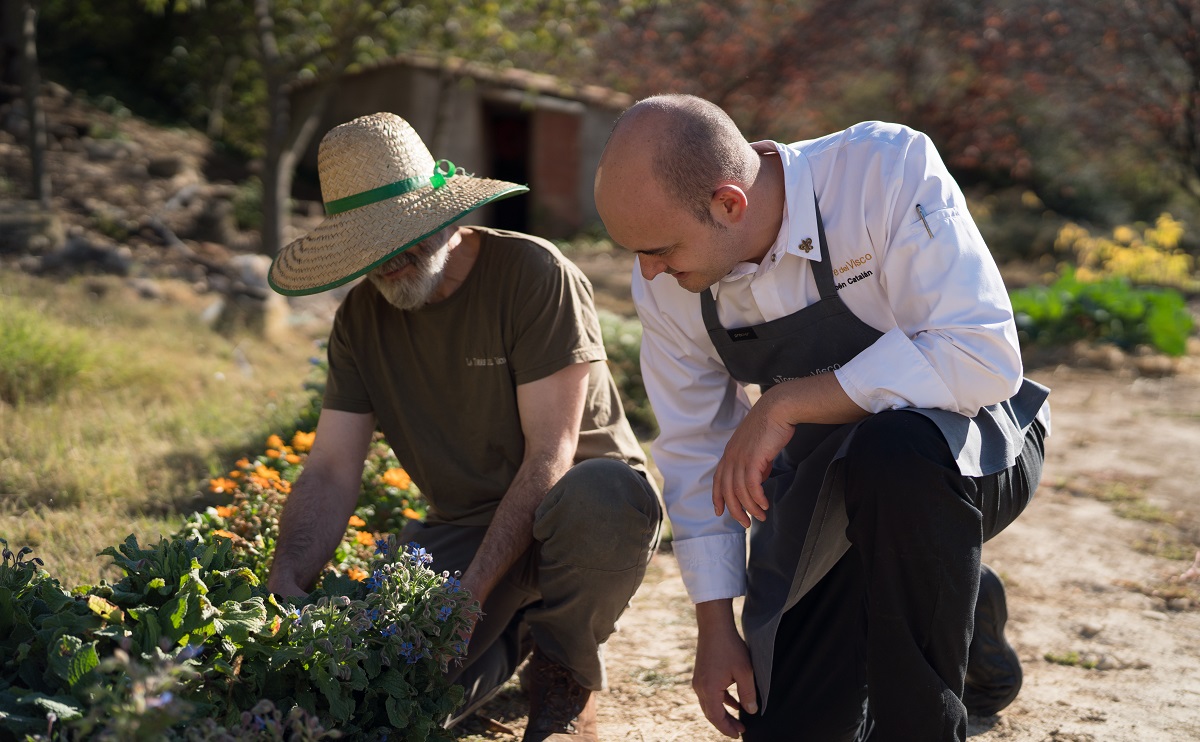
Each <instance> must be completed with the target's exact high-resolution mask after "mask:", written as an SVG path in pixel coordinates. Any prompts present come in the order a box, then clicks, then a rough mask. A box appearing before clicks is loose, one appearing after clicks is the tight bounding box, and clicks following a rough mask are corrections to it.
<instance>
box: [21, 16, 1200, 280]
mask: <svg viewBox="0 0 1200 742" xmlns="http://www.w3.org/2000/svg"><path fill="white" fill-rule="evenodd" d="M3 3H8V4H15V3H18V0H0V4H3ZM1198 25H1200V0H1145V1H1143V2H1137V3H1131V2H1127V1H1126V0H903V1H901V2H895V1H894V0H887V1H886V2H885V0H792V1H790V2H785V1H779V0H727V1H726V2H720V3H717V2H708V1H701V2H688V3H682V2H671V1H670V0H520V1H515V0H508V1H506V2H503V3H501V2H471V3H458V2H449V1H448V0H444V1H443V0H432V1H428V2H411V1H409V0H383V1H381V2H376V3H359V2H351V1H350V0H255V1H254V2H240V1H235V0H42V2H41V3H40V22H39V27H38V28H39V34H38V43H39V55H40V59H41V64H42V66H43V70H44V75H43V76H44V77H45V78H47V79H53V80H57V81H61V82H63V83H64V84H66V85H68V86H69V87H72V88H81V89H84V90H86V91H88V92H89V93H90V94H91V95H92V96H93V97H96V98H99V97H101V96H108V97H109V99H111V100H112V101H119V102H120V105H123V106H126V107H128V108H129V109H131V110H136V111H137V112H138V114H139V115H142V116H150V117H153V118H155V119H158V120H160V121H163V122H168V123H176V124H182V125H188V126H192V127H195V128H197V129H200V130H202V131H205V132H207V133H208V135H209V136H210V137H213V138H214V139H216V140H217V141H218V142H219V143H220V144H221V145H222V146H223V147H225V148H227V149H228V150H229V151H232V152H234V153H236V154H238V155H239V156H244V157H255V158H263V170H262V176H261V179H262V180H261V193H262V205H263V208H264V217H263V220H262V224H261V228H262V229H263V230H264V232H265V234H264V251H265V252H268V253H271V252H273V250H272V244H273V243H272V241H271V239H270V235H271V233H273V232H277V231H278V227H277V225H276V224H275V222H276V221H277V219H276V218H274V217H273V216H272V213H271V211H272V210H273V209H274V210H275V211H276V213H278V214H282V213H284V212H283V209H282V206H283V204H284V203H285V202H286V195H287V190H288V189H289V188H290V185H291V177H292V175H291V173H292V172H293V170H294V166H295V157H296V156H297V153H298V152H299V151H302V150H303V147H304V146H305V145H307V143H308V142H309V141H310V140H311V138H312V137H313V136H314V135H317V134H319V132H313V131H311V130H310V129H311V128H312V126H315V123H313V122H309V121H293V120H290V118H289V115H288V111H287V110H286V103H285V97H286V96H285V95H284V91H285V90H286V88H287V86H288V85H290V84H294V83H296V82H299V81H307V80H312V79H314V78H316V79H319V80H322V81H324V82H325V83H326V84H329V85H332V84H335V83H336V79H337V77H338V76H339V75H340V74H342V73H343V72H345V71H347V70H354V69H356V68H359V67H361V66H362V65H367V64H370V63H372V62H375V61H379V60H381V59H384V58H386V57H388V56H390V55H394V54H396V53H399V52H402V51H421V52H427V53H432V54H435V55H439V56H441V57H443V58H445V57H450V56H454V57H461V58H469V59H473V60H476V61H482V62H487V63H489V64H493V65H496V66H498V67H514V66H515V67H521V68H526V69H531V70H535V71H542V72H552V73H553V74H556V75H559V76H563V77H567V78H570V79H572V80H574V81H579V82H596V83H602V84H605V85H608V86H610V87H612V88H614V89H617V90H621V91H625V92H629V93H631V94H633V95H634V96H642V95H646V94H651V93H656V92H662V91H677V92H690V93H695V94H699V95H702V96H704V97H707V98H710V99H711V100H713V101H715V102H716V103H718V104H719V105H721V106H722V107H724V108H725V109H726V110H728V111H730V113H731V114H732V115H733V116H734V118H735V119H736V120H737V121H738V123H739V124H740V125H741V126H742V127H743V129H744V130H745V131H746V132H747V134H748V135H749V136H750V137H752V138H766V137H770V138H774V139H777V140H780V141H793V140H798V139H805V138H810V137H814V136H818V135H821V134H823V133H826V132H829V131H835V130H838V129H840V128H843V127H845V126H846V125H849V124H851V123H854V122H856V121H860V120H864V119H880V120H887V121H897V122H900V123H904V124H908V125H910V126H913V127H914V128H917V129H920V130H922V131H924V132H926V133H928V134H929V135H930V136H931V137H932V138H933V139H934V141H935V142H936V143H937V145H938V148H939V150H940V151H941V152H942V154H943V157H944V158H945V159H946V161H947V163H948V164H949V166H950V168H951V169H952V171H953V172H954V173H955V175H956V176H957V177H958V178H959V180H960V182H961V183H962V184H963V186H964V188H965V189H966V190H967V191H968V194H969V195H971V196H972V198H973V199H976V200H982V199H988V198H992V199H993V200H996V201H997V204H996V216H995V218H994V220H992V221H991V222H990V223H989V222H988V220H987V219H984V220H982V221H984V222H985V224H987V225H988V226H992V227H994V229H993V230H992V231H991V232H990V233H989V232H988V231H987V230H985V235H987V236H988V237H989V239H990V240H991V241H992V243H993V248H994V249H996V250H997V251H998V252H999V253H1000V254H1001V255H1002V256H1012V257H1014V258H1028V257H1036V256H1038V255H1043V254H1049V253H1050V252H1052V248H1053V239H1054V235H1055V234H1056V232H1057V228H1058V227H1059V226H1061V224H1062V222H1058V223H1054V224H1045V223H1042V222H1045V219H1044V217H1045V216H1046V215H1051V216H1053V217H1062V219H1063V220H1075V221H1084V222H1088V223H1094V224H1096V225H1098V226H1099V227H1101V228H1103V229H1109V228H1111V227H1113V226H1115V225H1117V224H1121V223H1127V222H1133V221H1138V220H1142V221H1151V220H1153V219H1155V218H1156V217H1157V216H1158V215H1159V214H1160V213H1163V212H1169V213H1171V214H1173V215H1174V216H1175V217H1176V218H1177V219H1180V220H1182V221H1184V222H1186V223H1191V224H1194V223H1196V218H1197V216H1198V215H1200V41H1198V38H1200V37H1198V35H1197V33H1196V30H1197V26H1198ZM306 127H308V128H307V129H306ZM1009 192H1011V193H1012V194H1013V195H1011V196H1006V195H1005V194H1006V193H1009ZM1027 194H1028V195H1027ZM1013 222H1020V225H1015V224H1013ZM1182 247H1183V249H1185V250H1186V251H1194V249H1195V241H1194V240H1193V239H1192V238H1190V237H1187V236H1185V237H1184V240H1183V244H1182Z"/></svg>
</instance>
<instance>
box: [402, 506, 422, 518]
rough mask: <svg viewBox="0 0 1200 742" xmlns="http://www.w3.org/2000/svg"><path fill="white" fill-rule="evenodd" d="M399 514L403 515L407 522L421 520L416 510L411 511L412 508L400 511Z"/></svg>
mask: <svg viewBox="0 0 1200 742" xmlns="http://www.w3.org/2000/svg"><path fill="white" fill-rule="evenodd" d="M400 514H401V515H403V516H404V517H405V518H408V519H409V520H420V519H421V514H420V513H418V512H417V511H416V510H413V509H412V508H404V510H401V511H400Z"/></svg>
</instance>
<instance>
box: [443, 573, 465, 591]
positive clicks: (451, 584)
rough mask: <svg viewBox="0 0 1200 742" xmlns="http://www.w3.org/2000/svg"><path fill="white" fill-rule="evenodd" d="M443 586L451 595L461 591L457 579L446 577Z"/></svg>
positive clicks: (460, 583)
mask: <svg viewBox="0 0 1200 742" xmlns="http://www.w3.org/2000/svg"><path fill="white" fill-rule="evenodd" d="M444 585H445V588H446V589H447V590H449V591H450V592H451V593H457V592H461V591H462V581H460V580H459V579H458V578H457V577H450V576H448V575H447V577H446V582H445V583H444Z"/></svg>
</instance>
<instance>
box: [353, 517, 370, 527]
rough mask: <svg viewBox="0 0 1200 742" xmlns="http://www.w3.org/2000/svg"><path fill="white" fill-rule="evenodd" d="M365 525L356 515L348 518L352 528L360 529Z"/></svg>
mask: <svg viewBox="0 0 1200 742" xmlns="http://www.w3.org/2000/svg"><path fill="white" fill-rule="evenodd" d="M366 524H367V522H366V521H365V520H363V519H362V518H360V517H358V516H357V515H351V516H350V525H352V526H354V527H355V528H362V527H363V526H365V525H366Z"/></svg>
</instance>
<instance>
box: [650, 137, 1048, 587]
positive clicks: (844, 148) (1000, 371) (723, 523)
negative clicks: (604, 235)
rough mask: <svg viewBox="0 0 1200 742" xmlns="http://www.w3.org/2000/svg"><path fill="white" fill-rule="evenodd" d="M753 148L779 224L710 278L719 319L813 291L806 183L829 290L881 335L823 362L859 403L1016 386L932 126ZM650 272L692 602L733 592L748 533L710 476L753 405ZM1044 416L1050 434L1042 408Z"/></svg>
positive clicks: (1005, 306) (806, 299) (666, 475)
mask: <svg viewBox="0 0 1200 742" xmlns="http://www.w3.org/2000/svg"><path fill="white" fill-rule="evenodd" d="M755 148H756V149H758V150H759V151H760V152H770V151H771V150H772V149H773V150H774V151H776V152H777V153H778V156H779V157H780V159H781V161H782V164H783V170H784V193H785V205H784V214H783V224H782V226H781V227H780V230H779V235H778V236H777V237H776V239H775V243H774V244H773V245H772V246H771V249H770V250H769V251H768V253H767V255H766V257H765V258H763V260H762V262H761V263H759V264H754V263H739V264H738V265H737V266H735V267H734V269H733V270H732V271H731V272H730V273H729V274H728V275H727V276H725V277H724V278H723V279H721V281H719V282H718V283H717V284H715V285H714V286H713V287H712V288H711V291H712V292H713V296H714V298H715V299H716V300H717V311H718V315H719V317H720V320H721V324H722V325H723V326H724V327H727V328H736V327H745V326H748V325H756V324H761V323H763V322H768V321H771V320H774V319H778V318H780V317H783V316H786V315H789V314H792V313H794V312H796V311H799V310H800V309H802V308H804V307H806V306H808V305H810V304H812V303H814V302H816V301H818V300H819V299H820V294H819V292H818V291H817V287H816V283H815V280H814V278H813V275H812V270H811V266H810V264H809V263H810V261H813V260H821V251H820V249H819V247H818V246H819V241H818V238H817V221H816V214H815V212H814V208H813V197H814V193H815V195H816V197H817V198H818V200H819V202H820V208H821V216H822V219H823V221H824V226H825V233H826V237H827V241H828V247H829V259H830V260H831V261H832V262H833V274H834V281H835V282H836V283H837V286H838V293H839V295H840V296H841V298H842V301H843V302H845V304H846V306H847V307H848V308H849V309H850V311H851V312H853V313H854V315H855V316H856V317H858V318H859V319H860V320H862V321H863V322H866V323H867V324H868V325H871V326H872V327H874V328H876V329H877V330H879V331H880V332H882V333H883V336H882V337H880V338H879V339H878V340H877V341H876V342H875V343H874V344H872V345H871V346H870V347H868V348H867V349H865V350H864V351H863V352H862V353H860V354H859V355H858V356H857V357H855V358H854V359H853V360H851V361H850V362H848V363H846V364H845V365H842V366H841V367H839V368H836V369H835V370H834V371H833V373H834V374H835V376H836V377H837V379H838V381H839V382H840V383H841V385H842V387H843V389H845V391H846V393H847V394H848V395H849V396H850V398H851V399H852V400H854V402H855V403H857V404H858V405H859V406H861V407H862V408H863V409H865V410H868V411H869V412H872V413H874V412H880V411H882V410H886V409H896V408H905V407H920V408H940V409H945V410H951V411H954V412H958V413H961V414H963V415H966V416H968V417H972V416H974V415H975V414H976V413H977V412H978V411H979V410H980V408H982V407H985V406H987V405H990V404H995V403H998V402H1002V401H1004V400H1006V399H1008V398H1009V397H1011V396H1012V395H1013V394H1014V393H1015V392H1016V390H1017V388H1018V387H1019V386H1020V383H1021V378H1022V364H1021V354H1020V349H1019V346H1018V342H1017V330H1016V324H1015V322H1014V321H1013V313H1012V305H1011V303H1010V302H1009V298H1008V293H1007V291H1006V290H1005V287H1004V283H1003V281H1002V280H1001V277H1000V272H999V270H998V268H997V267H996V264H995V261H994V260H993V258H992V255H991V253H990V252H989V251H988V248H987V245H985V244H984V241H983V237H982V236H981V235H980V234H979V230H978V228H977V227H976V226H975V222H974V220H973V219H972V218H971V215H970V214H969V213H968V211H967V203H966V199H965V198H964V196H963V194H962V191H961V190H960V189H959V187H958V185H957V183H955V181H954V179H953V178H952V177H951V176H950V174H949V172H948V171H947V170H946V166H945V165H944V164H943V163H942V160H941V157H940V156H939V155H938V153H937V150H936V149H935V148H934V146H933V143H932V142H931V141H930V140H929V138H928V137H927V136H925V135H924V134H921V133H920V132H917V131H914V130H912V129H910V128H908V127H905V126H899V125H896V124H887V123H881V122H866V123H862V124H857V125H855V126H852V127H850V128H848V129H846V130H845V131H841V132H838V133H835V134H831V135H829V136H826V137H822V138H820V139H814V140H809V141H803V142H797V143H795V144H790V145H783V144H778V143H776V142H761V143H758V144H756V145H755ZM918 205H919V206H920V207H921V209H922V210H923V213H924V215H925V218H924V221H922V219H921V217H920V216H919V215H918V212H917V207H918ZM926 224H928V230H927V229H926ZM930 232H932V237H931V236H930ZM805 248H808V249H807V250H806V249H805ZM656 279H657V280H652V281H647V280H645V279H644V278H643V277H642V275H641V271H640V270H639V269H638V266H636V265H635V266H634V271H633V287H632V288H633V298H634V302H635V304H636V305H637V310H638V315H639V317H640V318H641V322H642V326H643V336H642V350H641V365H642V377H643V379H644V380H645V385H646V390H647V393H648V395H649V397H650V401H651V404H652V406H653V408H654V413H655V416H656V418H657V419H658V424H659V428H660V430H661V432H660V434H659V436H658V438H657V440H655V441H654V443H653V445H652V448H651V450H652V453H653V455H654V462H655V464H656V465H657V466H658V469H659V471H660V472H661V473H662V475H663V479H664V482H665V486H664V489H663V496H664V500H665V502H666V505H667V513H668V516H669V518H670V522H671V528H672V533H673V537H674V542H673V544H674V551H675V554H676V555H677V557H678V559H679V565H680V570H681V572H682V576H683V581H684V584H685V585H686V587H687V590H688V595H689V596H690V597H691V599H692V601H693V602H696V603H701V602H705V601H709V600H718V599H722V598H732V597H736V596H739V595H743V594H745V590H746V575H745V564H746V537H745V531H744V529H743V528H742V526H741V525H739V524H738V523H737V521H735V520H733V518H732V517H730V515H729V513H728V512H726V513H725V515H724V516H723V517H721V518H717V517H716V516H714V515H713V505H712V478H713V473H714V471H715V470H716V466H717V462H718V460H719V459H720V457H721V454H722V453H723V452H724V449H725V444H726V443H727V442H728V440H729V436H730V435H731V434H732V432H733V430H734V429H735V428H736V427H737V425H738V423H740V422H741V421H742V419H743V418H744V417H745V416H746V413H747V412H748V410H749V409H750V402H749V399H748V397H747V395H746V393H745V390H744V389H743V388H742V386H741V385H740V384H739V383H738V382H737V381H735V380H734V379H733V378H731V377H730V376H729V373H728V372H727V371H726V369H725V366H724V364H723V363H722V362H721V358H720V356H719V355H718V354H717V351H716V349H715V348H714V347H713V344H712V342H711V341H710V340H709V337H708V332H707V331H706V329H705V327H704V322H703V319H702V318H701V315H700V303H699V301H697V298H696V296H695V295H694V294H692V293H690V292H688V291H687V290H685V289H683V288H681V287H680V286H679V284H678V283H677V282H676V281H675V280H674V279H673V278H672V277H671V276H670V275H668V274H666V273H662V274H660V275H659V276H657V277H656ZM1038 417H1039V419H1040V420H1041V421H1042V422H1043V424H1044V425H1045V426H1046V427H1047V432H1048V429H1049V406H1048V405H1046V406H1043V408H1042V411H1041V412H1040V413H1039V415H1038ZM967 473H968V474H971V473H972V472H967ZM768 517H769V516H768Z"/></svg>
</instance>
